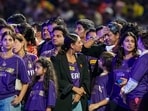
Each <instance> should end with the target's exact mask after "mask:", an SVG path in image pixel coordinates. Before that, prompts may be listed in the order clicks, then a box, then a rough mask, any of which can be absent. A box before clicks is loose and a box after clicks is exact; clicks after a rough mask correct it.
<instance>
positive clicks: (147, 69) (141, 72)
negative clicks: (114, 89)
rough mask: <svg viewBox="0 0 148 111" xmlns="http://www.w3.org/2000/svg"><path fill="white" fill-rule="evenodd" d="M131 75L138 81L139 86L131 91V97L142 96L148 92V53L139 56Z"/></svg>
mask: <svg viewBox="0 0 148 111" xmlns="http://www.w3.org/2000/svg"><path fill="white" fill-rule="evenodd" d="M131 75H132V77H131V78H133V79H134V80H136V81H137V82H138V86H137V87H136V88H135V89H134V90H133V91H132V92H130V93H129V95H128V96H129V98H135V97H140V98H142V97H143V95H144V94H145V93H147V92H148V53H147V54H145V55H143V56H141V57H139V59H138V60H137V62H136V64H135V66H134V67H133V68H132V70H131Z"/></svg>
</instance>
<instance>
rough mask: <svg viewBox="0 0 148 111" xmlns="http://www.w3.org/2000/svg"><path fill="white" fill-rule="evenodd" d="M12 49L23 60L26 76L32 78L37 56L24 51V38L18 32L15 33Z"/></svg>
mask: <svg viewBox="0 0 148 111" xmlns="http://www.w3.org/2000/svg"><path fill="white" fill-rule="evenodd" d="M13 51H14V53H16V54H18V55H19V56H20V57H21V58H22V59H23V60H24V62H25V65H26V68H27V72H28V76H29V77H30V79H32V76H33V75H34V62H35V60H36V59H37V56H36V55H34V54H31V53H28V52H27V51H26V40H25V38H24V37H23V35H21V34H19V33H17V34H16V39H15V45H14V49H13Z"/></svg>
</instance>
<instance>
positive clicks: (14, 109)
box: [0, 96, 21, 111]
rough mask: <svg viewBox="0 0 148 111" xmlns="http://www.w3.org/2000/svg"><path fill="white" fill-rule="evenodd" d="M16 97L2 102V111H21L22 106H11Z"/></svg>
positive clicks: (0, 103)
mask: <svg viewBox="0 0 148 111" xmlns="http://www.w3.org/2000/svg"><path fill="white" fill-rule="evenodd" d="M13 99H14V96H12V97H8V98H5V99H2V100H0V111H21V104H19V105H17V106H13V105H12V104H11V102H12V100H13Z"/></svg>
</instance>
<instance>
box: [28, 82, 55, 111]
mask: <svg viewBox="0 0 148 111" xmlns="http://www.w3.org/2000/svg"><path fill="white" fill-rule="evenodd" d="M55 102H56V92H55V85H54V82H53V81H50V83H49V88H48V94H47V95H46V94H45V92H44V89H43V81H38V82H37V83H36V84H35V85H34V86H33V88H32V90H31V92H30V95H29V98H28V100H27V102H26V105H25V109H26V110H27V111H45V110H46V108H47V107H51V108H53V107H54V106H55Z"/></svg>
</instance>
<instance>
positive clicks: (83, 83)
mask: <svg viewBox="0 0 148 111" xmlns="http://www.w3.org/2000/svg"><path fill="white" fill-rule="evenodd" d="M81 49H82V42H81V39H80V37H79V36H78V35H76V34H70V35H68V37H65V39H64V45H63V46H62V50H61V52H59V54H58V55H57V56H56V58H55V61H53V62H54V65H55V68H56V71H57V77H58V83H59V96H58V98H57V102H56V107H55V111H87V110H88V107H87V106H88V105H87V99H88V96H89V93H90V76H89V74H88V67H87V62H86V58H85V56H84V55H83V54H81V53H80V51H81Z"/></svg>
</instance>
